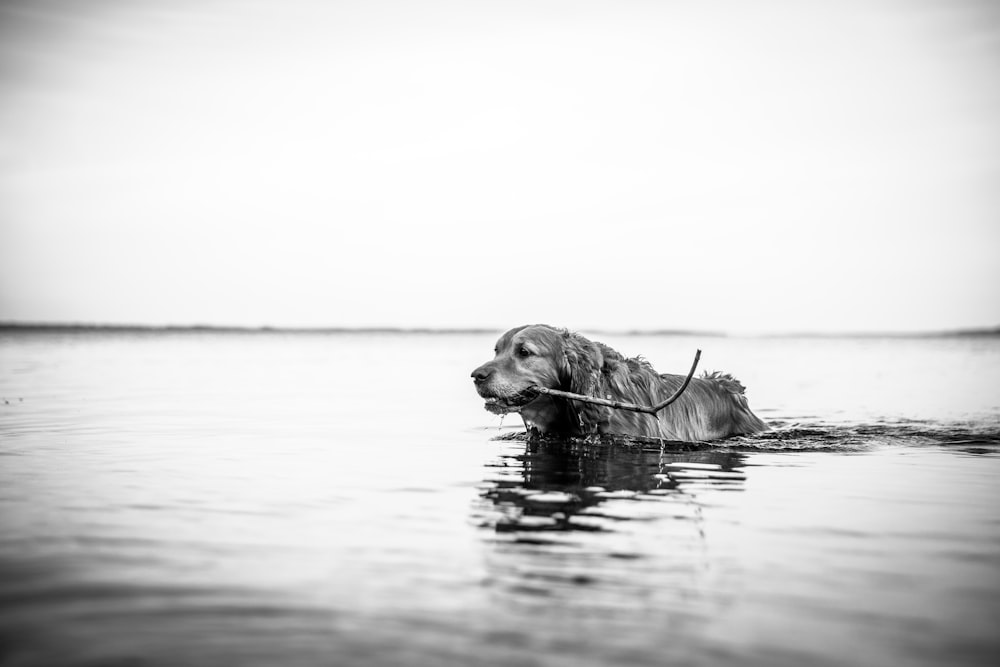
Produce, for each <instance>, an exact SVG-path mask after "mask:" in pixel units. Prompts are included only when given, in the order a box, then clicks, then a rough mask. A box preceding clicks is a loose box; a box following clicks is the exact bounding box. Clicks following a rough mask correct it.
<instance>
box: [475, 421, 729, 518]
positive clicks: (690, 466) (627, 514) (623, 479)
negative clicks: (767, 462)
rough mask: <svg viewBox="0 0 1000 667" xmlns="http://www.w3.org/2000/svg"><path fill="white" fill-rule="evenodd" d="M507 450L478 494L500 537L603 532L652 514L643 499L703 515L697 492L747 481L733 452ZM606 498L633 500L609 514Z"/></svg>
mask: <svg viewBox="0 0 1000 667" xmlns="http://www.w3.org/2000/svg"><path fill="white" fill-rule="evenodd" d="M511 445H512V449H511V450H510V451H508V452H506V453H504V454H502V455H501V456H500V460H499V461H497V462H496V463H495V464H493V465H492V466H491V467H494V468H497V469H499V470H497V473H498V474H497V475H496V476H495V477H494V478H493V479H490V480H487V484H486V485H485V487H484V490H483V494H482V495H483V498H484V499H485V500H487V501H489V502H490V504H491V505H492V509H493V510H494V512H493V513H492V514H493V516H492V518H491V519H488V520H487V521H486V522H485V523H487V524H489V525H493V526H495V527H496V529H497V531H500V532H504V531H518V532H520V531H534V532H537V531H566V530H584V531H599V530H608V529H609V527H610V524H609V523H608V521H604V520H602V519H614V520H620V519H629V518H639V517H642V518H651V517H650V514H651V513H652V514H653V515H654V516H655V511H654V505H653V504H650V503H643V502H642V501H660V502H659V503H656V504H655V506H661V507H662V506H663V505H664V503H663V501H669V500H680V501H683V504H685V505H687V506H689V507H693V508H694V509H695V511H698V512H700V508H699V507H698V504H697V503H696V502H694V500H695V496H697V495H698V492H699V491H701V490H705V489H706V488H710V489H713V490H720V491H721V490H734V491H739V490H741V489H742V488H743V483H744V479H745V474H744V472H743V463H744V456H743V454H741V453H738V452H731V451H719V450H703V451H676V450H671V449H670V448H669V447H668V446H662V447H656V446H650V445H618V444H606V443H597V444H594V443H588V442H583V441H537V440H536V441H527V442H525V443H523V444H520V443H514V442H512V443H511ZM609 500H628V501H636V502H635V503H634V504H632V503H629V504H624V503H614V510H613V511H611V510H605V509H604V508H602V504H603V503H606V501H609ZM672 504H674V505H676V503H672Z"/></svg>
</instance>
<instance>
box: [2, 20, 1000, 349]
mask: <svg viewBox="0 0 1000 667" xmlns="http://www.w3.org/2000/svg"><path fill="white" fill-rule="evenodd" d="M998 65H1000V5H998V4H996V3H993V2H990V1H989V0H984V1H983V2H960V1H955V0H941V1H940V2H922V1H918V0H908V1H905V2H904V1H900V2H887V1H874V0H858V1H838V2H815V3H811V2H801V1H793V0H790V1H788V2H741V1H738V0H736V1H733V2H711V1H704V2H693V1H692V2H680V1H677V2H670V1H666V0H664V1H660V2H656V1H653V0H647V1H636V0H612V1H609V2H581V1H579V0H575V1H567V2H552V1H547V0H530V1H523V2H522V1H517V0H513V1H512V0H506V1H497V2H473V1H469V0H466V1H456V2H451V1H446V0H435V1H431V2H415V1H400V2H385V1H380V0H361V1H343V2H335V1H327V2H322V1H318V0H317V1H316V2H304V1H294V0H284V1H280V2H278V1H275V2H263V1H261V2H247V1H240V2H237V1H235V0H233V1H221V0H220V1H214V2H213V1H206V0H198V1H196V0H190V1H183V0H182V1H178V0H163V1H159V2H157V1H151V0H150V1H146V0H127V1H125V0H122V1H120V2H119V1H102V2H83V1H79V0H61V1H51V0H23V1H6V2H3V3H2V4H0V321H53V322H59V321H71V322H102V323H140V324H193V323H201V324H219V325H225V324H239V325H250V326H256V325H274V326H281V325H287V326H365V325H396V326H431V327H462V326H481V327H496V328H506V327H508V326H513V325H516V324H522V323H526V322H537V321H541V322H548V323H551V324H556V325H561V326H568V327H570V328H574V329H596V328H603V329H633V328H682V329H713V330H723V331H735V332H757V331H815V330H826V331H844V330H850V331H871V330H878V331H882V330H904V331H905V330H919V329H950V328H957V327H971V326H994V325H997V324H1000V261H998V254H1000V67H998Z"/></svg>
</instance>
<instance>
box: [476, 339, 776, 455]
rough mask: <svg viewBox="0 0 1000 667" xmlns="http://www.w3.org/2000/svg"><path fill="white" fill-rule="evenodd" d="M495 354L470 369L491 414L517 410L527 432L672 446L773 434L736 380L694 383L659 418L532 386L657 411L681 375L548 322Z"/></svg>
mask: <svg viewBox="0 0 1000 667" xmlns="http://www.w3.org/2000/svg"><path fill="white" fill-rule="evenodd" d="M494 351H495V352H496V356H495V357H494V359H493V360H492V361H489V362H487V363H485V364H483V365H482V366H480V367H479V368H477V369H476V370H474V371H472V378H473V381H474V382H475V386H476V391H477V392H479V395H480V396H482V397H483V398H485V399H486V406H485V407H486V409H487V410H489V411H490V412H494V413H497V414H505V413H508V412H519V413H520V414H521V418H522V419H523V420H524V425H525V427H526V428H527V429H529V430H531V429H537V430H538V431H539V432H541V433H547V434H550V435H556V436H576V437H581V436H587V435H590V434H593V433H597V434H615V435H636V436H645V437H651V438H667V439H671V440H687V441H696V440H714V439H717V438H725V437H727V436H732V435H745V434H750V433H757V432H760V431H765V430H767V429H768V426H767V424H765V423H764V422H763V421H762V420H761V419H760V418H759V417H757V416H756V415H755V414H754V413H753V412H751V411H750V408H749V407H748V406H747V400H746V397H745V396H744V395H743V391H744V389H743V385H742V384H740V383H739V382H738V381H737V380H736V379H735V378H733V377H732V376H731V375H725V374H721V373H711V374H709V373H706V374H705V375H704V376H703V377H700V378H695V379H692V380H691V384H690V386H688V388H687V390H686V391H685V392H684V393H683V394H681V396H680V398H678V399H677V401H676V402H674V403H672V404H671V405H669V406H667V407H666V408H664V409H663V410H661V411H659V412H658V413H657V414H656V415H651V414H644V413H640V412H631V411H626V410H619V409H615V408H610V407H605V406H602V405H594V404H590V403H584V402H582V401H574V400H571V399H565V398H559V397H554V396H548V395H544V394H541V393H540V392H538V391H537V390H536V389H534V387H546V388H549V389H559V390H562V391H569V392H573V393H576V394H583V395H586V396H595V397H600V398H606V399H611V400H620V401H626V402H630V403H637V404H640V405H655V404H657V403H659V402H660V401H662V400H664V399H666V398H667V397H669V396H670V395H672V394H673V393H674V392H675V391H676V390H677V389H678V388H679V387H680V386H681V384H682V383H683V382H684V379H685V376H683V375H661V374H659V373H657V372H656V371H655V370H653V367H652V366H650V365H649V363H648V362H647V361H645V360H644V359H642V358H640V357H636V358H634V359H626V358H625V357H623V356H622V355H621V354H619V353H618V352H616V351H615V350H613V349H611V348H610V347H608V346H607V345H604V344H603V343H597V342H594V341H591V340H588V339H587V338H584V337H583V336H581V335H579V334H576V333H571V332H569V331H566V330H565V329H556V328H553V327H550V326H547V325H544V324H536V325H530V326H522V327H517V328H515V329H511V330H510V331H508V332H507V333H505V334H504V335H502V336H501V337H500V340H498V341H497V345H496V348H495V350H494Z"/></svg>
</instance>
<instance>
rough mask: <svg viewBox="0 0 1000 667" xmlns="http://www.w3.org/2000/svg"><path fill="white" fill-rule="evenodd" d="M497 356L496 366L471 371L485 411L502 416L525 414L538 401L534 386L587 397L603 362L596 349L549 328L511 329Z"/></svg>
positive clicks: (499, 344)
mask: <svg viewBox="0 0 1000 667" xmlns="http://www.w3.org/2000/svg"><path fill="white" fill-rule="evenodd" d="M494 352H495V356H494V358H493V360H492V361H488V362H486V363H485V364H483V365H482V366H480V367H479V368H477V369H476V370H474V371H472V379H473V381H474V382H475V385H476V391H477V392H479V395H480V396H482V397H483V398H485V399H486V409H487V410H489V411H490V412H495V413H497V414H505V413H508V412H520V411H521V409H522V408H523V407H525V406H527V405H528V404H530V403H532V401H535V400H536V399H537V398H538V397H539V393H538V391H537V390H536V389H535V387H545V388H548V389H562V390H563V391H572V392H576V393H582V394H586V393H588V392H589V391H590V390H591V389H592V387H593V386H594V383H595V381H596V374H597V373H599V372H600V369H601V365H602V363H603V356H602V353H601V349H600V348H599V347H598V346H597V345H596V344H594V343H592V342H591V341H589V340H587V339H586V338H584V337H582V336H579V335H577V334H573V333H570V332H568V331H565V330H563V329H555V328H553V327H550V326H547V325H544V324H535V325H530V326H522V327H517V328H515V329H511V330H510V331H508V332H507V333H505V334H504V335H502V336H500V339H499V340H498V341H497V344H496V348H494Z"/></svg>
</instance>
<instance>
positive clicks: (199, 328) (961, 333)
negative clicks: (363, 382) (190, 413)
mask: <svg viewBox="0 0 1000 667" xmlns="http://www.w3.org/2000/svg"><path fill="white" fill-rule="evenodd" d="M502 331H503V329H500V328H490V327H454V328H440V329H437V328H433V327H270V326H261V327H244V326H215V325H203V324H196V325H143V324H77V323H51V322H0V333H3V332H11V333H120V334H160V333H178V334H185V333H213V334H214V333H219V334H327V335H340V334H435V335H438V334H440V335H455V334H465V335H468V334H497V333H501V332H502ZM580 331H583V332H586V333H587V334H588V335H590V334H595V335H613V336H702V337H712V338H729V337H732V338H986V337H993V336H1000V326H996V327H983V328H975V329H954V330H943V331H913V332H907V331H882V332H878V331H875V332H860V331H859V332H807V331H799V332H782V333H759V334H729V333H724V332H719V331H696V330H685V329H628V330H612V329H581V330H580Z"/></svg>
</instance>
